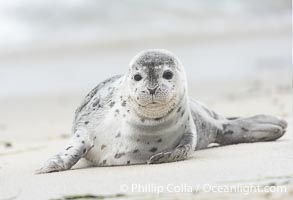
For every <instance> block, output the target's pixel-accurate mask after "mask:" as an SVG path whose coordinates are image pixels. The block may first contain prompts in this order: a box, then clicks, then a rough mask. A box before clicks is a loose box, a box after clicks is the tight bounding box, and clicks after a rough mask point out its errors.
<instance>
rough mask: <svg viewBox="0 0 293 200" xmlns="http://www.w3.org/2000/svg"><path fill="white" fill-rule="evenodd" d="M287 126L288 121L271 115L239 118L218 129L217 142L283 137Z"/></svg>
mask: <svg viewBox="0 0 293 200" xmlns="http://www.w3.org/2000/svg"><path fill="white" fill-rule="evenodd" d="M286 128H287V122H286V121H284V120H282V119H280V118H278V117H274V116H270V115H256V116H254V117H248V118H237V119H235V120H228V121H225V122H224V123H223V129H222V130H220V131H218V133H217V137H216V141H215V142H216V143H219V144H220V145H229V144H237V143H250V142H262V141H273V140H276V139H278V138H280V137H282V136H283V135H284V133H285V132H286Z"/></svg>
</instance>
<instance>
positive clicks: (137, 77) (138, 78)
mask: <svg viewBox="0 0 293 200" xmlns="http://www.w3.org/2000/svg"><path fill="white" fill-rule="evenodd" d="M133 78H134V80H135V81H140V80H141V79H142V76H141V75H140V74H135V75H134V77H133Z"/></svg>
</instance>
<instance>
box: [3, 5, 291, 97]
mask: <svg viewBox="0 0 293 200" xmlns="http://www.w3.org/2000/svg"><path fill="white" fill-rule="evenodd" d="M0 29H1V31H0V97H9V96H30V95H44V94H56V93H58V94H62V93H74V92H80V91H85V90H86V91H87V90H89V89H90V88H92V87H94V86H95V85H96V84H97V83H98V82H99V81H102V80H103V79H105V78H107V77H109V76H111V75H114V74H121V73H124V72H125V71H126V68H127V66H128V62H129V60H130V59H131V57H132V56H134V55H135V54H136V53H137V52H138V51H140V50H142V49H145V48H166V49H169V50H171V51H173V52H174V53H175V54H177V55H178V56H179V57H180V58H181V60H182V62H183V64H184V66H185V67H186V70H187V72H188V77H189V80H190V82H191V83H192V84H196V83H197V82H198V81H201V80H215V79H223V80H224V79H235V80H237V79H239V78H245V77H247V76H253V77H257V76H261V75H262V74H263V73H265V72H267V71H269V72H270V73H271V74H274V73H276V71H278V72H279V71H281V73H283V74H285V75H286V78H284V79H286V80H287V79H290V76H291V73H290V70H291V1H289V0H278V1H276V0H222V1H217V0H204V1H203V0H182V1H178V0H160V1H157V0H142V1H136V0H120V1H117V0H43V1H38V0H12V1H1V2H0Z"/></svg>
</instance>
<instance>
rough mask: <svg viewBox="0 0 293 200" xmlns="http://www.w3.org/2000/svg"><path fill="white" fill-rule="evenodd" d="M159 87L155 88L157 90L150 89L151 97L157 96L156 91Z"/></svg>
mask: <svg viewBox="0 0 293 200" xmlns="http://www.w3.org/2000/svg"><path fill="white" fill-rule="evenodd" d="M158 87H159V86H157V87H155V88H152V89H151V88H148V91H149V92H150V95H155V94H156V90H157V89H158Z"/></svg>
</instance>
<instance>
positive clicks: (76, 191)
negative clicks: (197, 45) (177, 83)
mask: <svg viewBox="0 0 293 200" xmlns="http://www.w3.org/2000/svg"><path fill="white" fill-rule="evenodd" d="M203 85H204V86H205V87H204V88H205V89H206V90H202V89H201V88H202V86H203ZM223 85H225V87H222V86H223ZM236 86H237V87H236ZM190 91H191V92H190V93H191V96H192V97H196V98H197V99H198V100H200V101H203V102H205V103H206V104H207V105H209V107H212V108H213V109H214V110H216V111H218V112H220V113H222V114H225V115H228V116H235V115H238V116H240V115H243V116H249V115H253V114H258V113H267V114H275V115H279V116H282V117H284V118H285V119H287V120H288V122H289V128H288V131H287V133H286V135H285V136H284V137H283V138H281V139H280V140H278V141H276V142H264V143H255V144H239V145H232V146H226V147H220V148H211V149H207V150H202V151H198V152H195V153H194V156H193V157H192V159H190V160H188V161H184V162H178V163H168V164H161V165H150V166H148V165H140V166H127V167H105V168H83V167H84V166H85V163H84V162H80V163H78V165H77V166H75V167H74V169H76V170H71V171H65V172H61V173H53V174H44V175H35V174H34V171H35V169H37V168H39V167H40V166H41V165H42V163H43V162H44V161H45V160H46V159H47V158H49V157H50V156H51V155H53V154H54V153H56V152H58V150H59V149H61V148H62V147H63V146H64V145H65V144H66V142H67V140H68V137H69V134H70V128H71V121H72V118H73V113H74V109H75V107H76V106H77V105H78V104H79V102H80V101H81V98H82V96H83V95H80V94H75V95H67V96H66V97H61V96H51V97H35V98H22V99H20V98H19V99H8V98H6V99H1V102H0V110H1V118H0V132H1V140H0V142H1V143H0V200H6V199H7V200H8V199H9V200H10V199H29V200H34V199H35V200H43V199H44V200H45V199H58V198H62V197H64V196H71V195H73V197H72V199H98V197H96V198H94V196H93V197H92V198H90V196H88V198H86V197H84V198H82V197H80V198H78V196H75V195H81V196H83V195H114V196H108V197H109V199H195V198H201V199H214V198H216V197H222V198H225V199H235V198H237V199H279V198H282V199H291V198H292V196H293V170H292V169H293V151H292V150H293V143H292V140H291V139H292V123H291V122H292V99H291V86H290V81H284V80H275V81H271V79H266V80H264V79H258V80H249V81H247V82H237V81H233V82H232V81H230V83H229V82H228V83H223V82H221V83H217V82H215V84H212V83H209V84H206V83H201V84H193V87H191V88H190ZM79 168H82V169H79ZM133 184H141V186H145V187H149V188H150V189H149V190H150V191H153V190H154V189H153V187H155V188H156V187H162V188H165V189H167V186H168V184H175V185H176V186H181V187H182V189H181V190H180V191H182V190H183V191H184V189H186V187H189V186H191V187H193V188H194V190H195V188H196V187H198V186H204V185H205V184H212V185H216V184H220V185H223V184H224V185H226V184H228V185H234V186H235V185H237V184H246V185H247V184H254V185H260V186H261V187H264V186H266V185H271V186H272V185H277V186H284V187H286V188H287V189H288V191H287V192H286V193H251V194H249V195H245V194H243V193H211V192H204V191H203V189H202V188H201V190H200V191H193V193H185V194H182V193H166V194H161V195H157V194H147V193H138V194H137V192H138V191H134V193H132V192H131V191H130V190H129V189H128V190H127V191H124V189H123V185H126V186H127V187H128V188H130V187H131V186H133ZM126 186H125V187H126ZM187 189H188V188H187ZM187 192H188V191H187ZM117 194H125V195H126V196H121V197H119V196H116V195H117ZM133 195H134V196H133ZM100 198H106V199H108V198H107V196H100Z"/></svg>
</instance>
